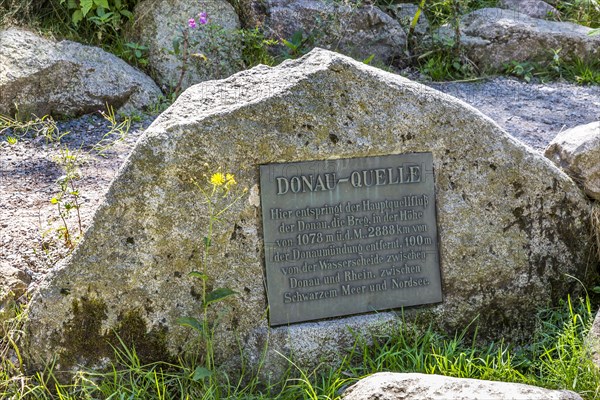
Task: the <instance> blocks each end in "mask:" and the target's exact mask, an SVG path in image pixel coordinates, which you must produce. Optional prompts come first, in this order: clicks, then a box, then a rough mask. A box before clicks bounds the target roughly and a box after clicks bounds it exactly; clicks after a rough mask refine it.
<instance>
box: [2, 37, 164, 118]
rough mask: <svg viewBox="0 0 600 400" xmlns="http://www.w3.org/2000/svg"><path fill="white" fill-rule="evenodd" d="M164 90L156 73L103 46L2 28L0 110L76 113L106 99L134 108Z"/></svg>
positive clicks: (7, 112) (99, 106) (24, 113)
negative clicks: (153, 76) (156, 80)
mask: <svg viewBox="0 0 600 400" xmlns="http://www.w3.org/2000/svg"><path fill="white" fill-rule="evenodd" d="M160 95H161V91H160V89H159V88H158V87H157V86H156V84H155V83H154V82H153V81H152V79H150V78H149V77H148V76H146V75H144V74H143V73H142V72H140V71H138V70H137V69H135V68H133V67H131V66H130V65H128V64H127V63H126V62H125V61H123V60H121V59H120V58H118V57H116V56H115V55H113V54H110V53H107V52H105V51H104V50H102V49H100V48H97V47H91V46H84V45H82V44H79V43H75V42H71V41H68V40H64V41H61V42H55V41H52V40H49V39H45V38H42V37H40V36H38V35H36V34H34V33H32V32H29V31H26V30H23V29H19V28H9V29H6V30H3V31H0V114H4V115H11V116H13V115H15V113H16V112H17V110H18V112H19V115H20V116H21V117H22V118H28V117H29V116H30V115H31V114H34V115H37V116H38V117H42V116H44V115H46V114H52V115H54V116H60V117H63V116H77V115H81V114H86V113H90V112H95V111H97V110H99V109H104V108H105V107H106V104H108V105H110V106H112V107H114V108H115V109H116V110H120V111H123V112H130V111H133V110H141V109H143V108H145V107H147V106H149V105H151V104H153V103H155V102H156V101H157V100H158V97H159V96H160Z"/></svg>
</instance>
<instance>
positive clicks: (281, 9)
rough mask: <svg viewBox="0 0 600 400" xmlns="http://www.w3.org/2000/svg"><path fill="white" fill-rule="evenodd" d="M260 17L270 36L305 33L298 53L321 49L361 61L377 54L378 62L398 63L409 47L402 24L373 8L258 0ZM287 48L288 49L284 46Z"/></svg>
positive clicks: (314, 0) (305, 0)
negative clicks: (407, 46) (311, 48)
mask: <svg viewBox="0 0 600 400" xmlns="http://www.w3.org/2000/svg"><path fill="white" fill-rule="evenodd" d="M255 3H260V7H255V8H256V9H257V10H260V11H262V16H260V14H259V17H257V18H259V19H260V20H261V23H262V28H263V30H264V31H265V32H266V33H267V35H269V36H270V37H272V38H274V39H277V40H281V39H285V40H288V41H293V40H292V37H293V36H294V34H298V32H299V33H301V34H302V35H303V41H302V42H301V43H299V42H298V43H296V44H301V45H300V46H299V49H298V51H302V50H307V48H309V47H312V46H318V47H322V48H326V49H330V50H334V51H338V52H341V53H344V54H346V55H349V56H352V57H354V58H356V59H359V60H365V59H367V58H369V57H370V56H371V55H374V59H375V61H376V62H380V63H385V64H389V63H393V62H398V61H399V60H400V59H401V58H402V57H403V54H404V49H405V47H406V34H405V33H404V31H403V30H402V27H401V26H400V24H399V23H398V21H396V20H394V19H393V18H392V17H390V16H389V15H387V14H386V13H384V12H383V11H382V10H381V9H379V8H378V7H375V6H373V5H356V4H353V5H351V4H344V3H342V2H332V1H324V0H266V1H257V2H255ZM282 48H283V49H285V47H284V46H282Z"/></svg>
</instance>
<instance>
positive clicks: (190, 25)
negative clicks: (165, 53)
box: [188, 18, 202, 29]
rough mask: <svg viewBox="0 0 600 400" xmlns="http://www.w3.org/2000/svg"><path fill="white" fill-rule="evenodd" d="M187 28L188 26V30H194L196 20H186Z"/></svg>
mask: <svg viewBox="0 0 600 400" xmlns="http://www.w3.org/2000/svg"><path fill="white" fill-rule="evenodd" d="M200 23H202V22H200ZM188 26H189V27H190V28H192V29H194V28H196V26H197V25H196V20H195V19H194V18H190V19H189V20H188Z"/></svg>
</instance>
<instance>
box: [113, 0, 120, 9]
mask: <svg viewBox="0 0 600 400" xmlns="http://www.w3.org/2000/svg"><path fill="white" fill-rule="evenodd" d="M114 3H115V8H116V9H117V10H118V9H120V8H121V7H122V4H121V0H115V1H114Z"/></svg>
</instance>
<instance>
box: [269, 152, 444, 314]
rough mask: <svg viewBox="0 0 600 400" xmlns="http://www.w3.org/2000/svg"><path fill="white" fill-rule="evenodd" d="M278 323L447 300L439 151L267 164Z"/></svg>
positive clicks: (272, 299) (272, 305)
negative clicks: (439, 220)
mask: <svg viewBox="0 0 600 400" xmlns="http://www.w3.org/2000/svg"><path fill="white" fill-rule="evenodd" d="M260 184H261V186H260V192H261V207H262V214H263V231H264V243H265V265H266V279H267V297H268V302H269V310H270V324H271V325H272V326H275V325H285V324H289V323H294V322H301V321H310V320H315V319H321V318H328V317H336V316H342V315H348V314H357V313H363V312H369V311H375V310H384V309H390V308H399V307H404V306H413V305H419V304H430V303H437V302H440V301H442V289H441V279H440V267H439V251H438V243H437V224H436V215H435V189H434V182H433V156H432V154H431V153H410V154H398V155H389V156H378V157H363V158H351V159H338V160H324V161H306V162H296V163H284V164H268V165H262V166H261V167H260Z"/></svg>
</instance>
